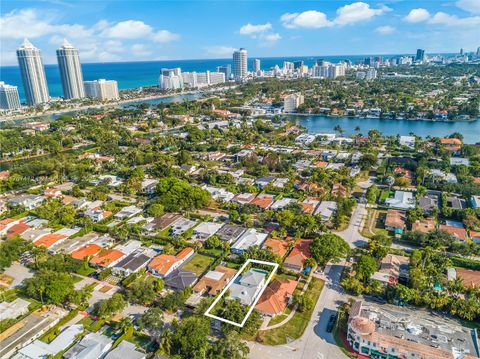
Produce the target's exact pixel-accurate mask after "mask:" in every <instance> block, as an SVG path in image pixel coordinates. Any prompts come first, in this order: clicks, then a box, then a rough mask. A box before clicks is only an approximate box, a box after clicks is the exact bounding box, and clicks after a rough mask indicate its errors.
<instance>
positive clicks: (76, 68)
mask: <svg viewBox="0 0 480 359" xmlns="http://www.w3.org/2000/svg"><path fill="white" fill-rule="evenodd" d="M57 61H58V68H59V70H60V78H61V79H62V88H63V97H64V98H65V99H66V100H69V99H75V98H83V97H85V88H84V85H83V74H82V67H81V65H80V57H79V56H78V49H76V48H74V47H73V46H72V45H71V44H70V43H69V42H68V41H67V40H66V39H65V40H63V44H62V46H61V47H60V48H59V49H58V50H57Z"/></svg>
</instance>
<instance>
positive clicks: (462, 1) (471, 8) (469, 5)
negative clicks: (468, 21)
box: [455, 0, 480, 14]
mask: <svg viewBox="0 0 480 359" xmlns="http://www.w3.org/2000/svg"><path fill="white" fill-rule="evenodd" d="M455 5H457V7H459V8H460V9H462V10H465V11H467V12H470V13H472V14H480V1H479V0H458V1H457V2H456V3H455Z"/></svg>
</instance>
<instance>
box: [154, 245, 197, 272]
mask: <svg viewBox="0 0 480 359" xmlns="http://www.w3.org/2000/svg"><path fill="white" fill-rule="evenodd" d="M193 254H194V251H193V249H192V248H190V247H187V248H183V249H182V250H181V251H180V252H178V253H177V254H176V255H171V254H163V253H162V254H160V255H158V256H156V257H155V258H153V259H152V260H151V261H150V263H148V265H147V268H148V270H149V271H150V272H152V274H153V275H156V276H157V277H160V278H165V277H167V276H168V275H169V274H170V273H172V272H173V271H174V270H175V269H177V268H179V267H180V266H181V265H182V264H183V263H185V261H186V260H187V259H189V258H190V257H191V256H193Z"/></svg>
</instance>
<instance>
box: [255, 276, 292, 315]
mask: <svg viewBox="0 0 480 359" xmlns="http://www.w3.org/2000/svg"><path fill="white" fill-rule="evenodd" d="M297 285H298V282H297V281H296V280H292V279H275V280H273V281H272V283H270V284H269V285H268V287H267V288H265V290H264V292H263V293H262V295H261V297H260V299H259V300H258V302H257V305H256V306H255V310H257V311H258V312H260V313H262V314H265V315H268V316H271V317H274V316H276V315H278V314H282V313H283V312H284V310H285V309H286V308H287V305H288V304H290V303H291V301H292V298H293V292H294V291H295V288H296V287H297Z"/></svg>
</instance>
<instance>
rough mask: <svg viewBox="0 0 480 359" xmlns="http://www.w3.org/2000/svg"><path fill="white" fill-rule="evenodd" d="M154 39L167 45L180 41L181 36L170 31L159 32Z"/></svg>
mask: <svg viewBox="0 0 480 359" xmlns="http://www.w3.org/2000/svg"><path fill="white" fill-rule="evenodd" d="M152 39H153V41H155V42H160V43H165V42H172V41H176V40H178V39H180V35H178V34H174V33H173V32H170V31H168V30H159V31H157V32H156V33H155V34H154V35H153V37H152Z"/></svg>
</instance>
